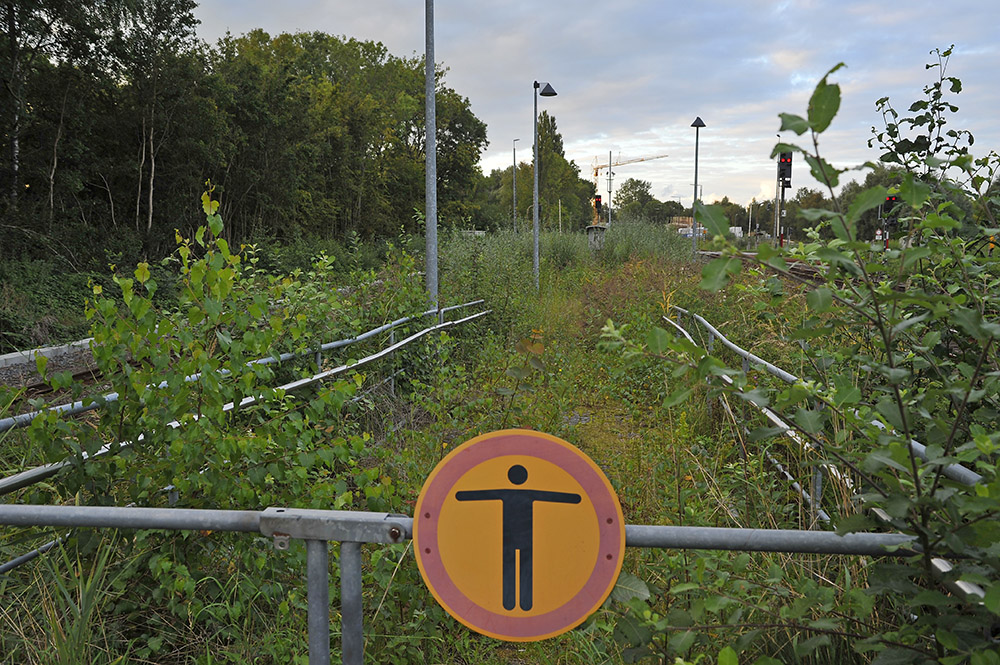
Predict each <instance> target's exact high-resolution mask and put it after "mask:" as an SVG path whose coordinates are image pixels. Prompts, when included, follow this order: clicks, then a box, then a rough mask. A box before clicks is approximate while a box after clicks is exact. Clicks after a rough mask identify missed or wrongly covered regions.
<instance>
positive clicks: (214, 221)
mask: <svg viewBox="0 0 1000 665" xmlns="http://www.w3.org/2000/svg"><path fill="white" fill-rule="evenodd" d="M208 228H209V229H211V231H212V235H214V236H218V235H219V234H220V233H222V217H220V216H219V215H212V216H211V217H209V218H208Z"/></svg>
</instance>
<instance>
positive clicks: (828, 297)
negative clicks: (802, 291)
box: [806, 286, 833, 312]
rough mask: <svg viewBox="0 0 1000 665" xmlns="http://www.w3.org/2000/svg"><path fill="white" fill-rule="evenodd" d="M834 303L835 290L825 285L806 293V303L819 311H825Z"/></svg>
mask: <svg viewBox="0 0 1000 665" xmlns="http://www.w3.org/2000/svg"><path fill="white" fill-rule="evenodd" d="M832 303H833V291H831V290H830V289H828V288H826V287H825V286H824V287H820V288H818V289H814V290H812V291H810V292H809V293H807V294H806V304H807V305H809V308H810V309H812V310H815V311H817V312H825V311H827V310H829V309H830V305H831V304H832Z"/></svg>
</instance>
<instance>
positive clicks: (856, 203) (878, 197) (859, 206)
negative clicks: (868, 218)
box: [838, 186, 885, 240]
mask: <svg viewBox="0 0 1000 665" xmlns="http://www.w3.org/2000/svg"><path fill="white" fill-rule="evenodd" d="M883 203H885V187H881V186H876V187H870V188H868V189H866V190H864V191H863V192H861V193H860V194H858V195H857V196H856V197H855V198H854V200H853V201H852V202H851V206H850V207H849V208H848V209H847V219H848V223H849V224H850V225H851V227H852V228H853V227H854V224H855V223H856V222H857V221H858V220H859V219H861V215H863V214H864V213H866V212H867V211H869V210H872V209H874V208H877V207H879V206H880V205H882V204H883ZM838 237H839V236H838ZM844 239H845V240H846V238H844Z"/></svg>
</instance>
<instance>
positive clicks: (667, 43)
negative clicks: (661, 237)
mask: <svg viewBox="0 0 1000 665" xmlns="http://www.w3.org/2000/svg"><path fill="white" fill-rule="evenodd" d="M196 15H197V16H198V17H199V18H201V19H202V21H203V24H202V26H201V28H200V29H199V34H200V35H201V36H202V37H203V38H205V39H207V40H210V41H214V39H215V38H216V37H217V36H219V35H221V34H222V32H223V31H224V30H225V29H226V28H227V27H228V28H229V29H231V30H232V31H233V32H235V33H241V32H245V31H247V30H249V29H252V28H254V27H262V28H264V29H265V30H267V31H268V32H270V33H272V34H276V33H279V32H282V31H294V30H320V31H324V32H328V33H331V34H336V35H348V36H351V37H356V38H358V39H370V40H375V41H380V42H382V43H383V44H385V45H386V47H387V48H388V49H389V50H390V51H391V52H392V53H394V54H396V55H400V56H410V55H413V54H418V55H422V54H423V50H424V5H423V3H420V2H414V1H413V0H407V1H404V0H374V1H372V2H369V3H364V4H359V3H357V2H354V1H351V2H349V1H348V0H326V1H320V0H284V1H283V2H280V3H278V2H273V0H272V1H270V2H263V1H261V0H248V1H240V2H236V1H234V0H206V1H205V2H202V4H201V5H200V6H199V8H198V9H197V10H196ZM997 24H1000V5H998V4H997V3H985V2H980V1H976V0H952V2H950V3H941V2H938V1H937V0H934V1H932V0H914V1H912V2H910V3H908V4H907V5H906V6H905V7H900V8H894V7H889V6H886V5H882V4H877V3H874V2H870V1H868V0H844V1H842V2H837V3H832V2H827V1H820V0H788V1H787V2H782V3H778V4H775V3H773V2H770V1H769V0H710V1H707V2H700V3H693V2H692V3H687V4H679V3H663V2H649V1H642V0H620V1H619V2H616V3H614V4H610V5H609V4H608V3H606V2H597V1H596V0H582V1H572V2H571V1H570V0H547V2H544V3H539V2H529V1H528V0H511V1H509V2H503V3H481V2H468V1H467V0H436V2H435V38H436V45H435V59H436V60H437V61H438V62H439V63H443V64H444V65H445V66H446V67H448V68H449V71H448V74H447V77H446V83H447V84H448V85H449V86H450V87H452V88H454V89H455V90H457V91H458V92H459V93H460V94H462V95H463V96H466V97H468V98H469V100H470V102H471V104H472V109H473V111H474V112H475V113H476V115H477V116H478V117H480V118H481V119H482V120H483V121H484V122H486V124H487V127H488V132H489V140H490V146H489V147H488V149H487V150H486V152H485V153H484V155H483V160H482V166H483V169H484V171H486V172H487V173H488V172H489V171H490V170H491V169H493V168H507V166H508V165H509V164H510V162H511V157H512V156H511V141H512V139H514V138H520V139H521V142H520V143H519V147H520V150H519V154H518V156H519V157H520V156H521V154H522V151H523V154H524V155H525V156H529V159H530V144H531V135H532V117H531V111H532V97H533V90H532V87H531V86H532V81H534V80H540V81H549V82H551V84H552V85H553V86H554V87H555V89H556V90H557V91H558V92H559V95H558V96H557V97H554V98H550V99H545V100H541V99H540V100H539V109H545V110H547V111H548V112H549V113H551V114H552V115H554V116H555V118H556V120H557V122H558V125H559V129H560V131H561V132H562V135H563V138H564V142H565V146H566V152H567V156H568V157H569V158H570V159H573V160H574V161H576V163H577V164H578V165H579V166H581V167H582V168H583V174H582V175H583V177H590V176H589V168H590V165H591V163H592V162H593V160H594V159H595V158H598V159H606V158H607V153H608V151H611V152H612V154H614V155H618V154H621V155H622V156H626V155H627V156H646V155H656V154H663V153H665V154H669V155H670V157H668V158H665V159H660V160H655V161H652V162H649V163H641V164H635V165H630V166H629V167H623V168H621V169H619V174H618V175H616V177H615V182H616V183H620V182H621V181H622V180H623V179H624V178H627V177H639V178H641V179H645V180H649V181H650V182H651V183H652V185H653V187H652V191H653V192H654V194H657V196H661V195H662V196H668V194H667V193H668V192H669V195H680V196H682V197H683V199H684V202H685V204H690V200H691V194H692V189H693V188H692V187H691V185H690V183H691V182H693V166H694V164H693V162H694V155H693V153H694V150H693V136H692V135H693V131H692V130H691V128H690V124H691V121H692V120H693V119H694V117H695V116H701V117H702V118H704V120H705V122H706V123H707V125H708V126H707V127H706V128H705V129H704V130H702V131H701V146H700V149H701V150H700V158H699V173H700V175H699V181H703V182H704V183H705V194H706V196H705V198H706V199H708V198H709V196H708V194H709V192H710V191H711V192H712V193H713V194H715V193H717V194H718V195H719V197H721V196H723V195H728V196H729V198H730V199H731V200H734V201H739V202H743V203H745V202H747V201H749V200H750V199H751V198H752V197H754V196H757V197H758V198H760V197H761V195H762V194H763V193H766V192H765V191H764V190H766V188H767V186H766V185H762V183H767V182H769V181H770V182H771V183H772V185H771V188H772V190H773V177H774V176H773V174H774V168H775V166H774V162H773V161H772V160H771V159H770V152H771V148H772V146H773V145H774V142H775V141H776V140H777V139H776V137H775V133H776V132H777V130H778V127H779V126H780V125H779V120H778V113H781V112H791V113H796V114H799V115H805V114H806V108H807V105H808V102H809V96H810V94H811V93H812V89H813V87H814V86H815V84H816V82H817V81H818V80H819V79H820V77H822V76H823V75H824V74H826V72H828V71H829V70H830V68H831V67H833V66H834V65H836V64H837V63H838V62H844V63H846V64H847V68H846V69H842V70H840V71H838V72H837V73H836V74H834V75H833V77H831V80H832V81H835V82H837V83H839V84H840V85H841V88H842V92H843V101H842V106H841V110H840V113H839V114H838V116H837V118H836V119H835V120H834V123H833V125H832V126H831V128H830V130H829V131H828V132H827V133H826V134H824V136H823V137H822V140H821V148H822V150H823V151H824V154H825V155H827V156H828V159H831V160H832V161H835V163H839V164H843V165H854V164H857V163H861V162H863V161H865V160H866V159H873V158H875V157H876V156H877V154H876V153H873V151H870V150H869V149H868V148H867V145H866V141H867V139H868V137H869V136H870V131H871V127H872V126H873V125H875V126H879V124H880V122H881V119H880V117H879V115H878V114H877V113H876V110H875V103H874V102H875V100H876V99H878V98H879V97H882V96H886V95H888V96H890V98H891V99H892V100H893V103H894V104H897V108H901V109H905V108H906V107H908V106H909V103H910V102H911V101H913V100H914V99H917V98H918V97H920V96H921V94H922V92H921V91H922V88H923V86H924V85H926V84H928V83H929V82H930V81H931V80H932V79H931V78H930V77H931V75H932V74H933V70H932V71H931V72H928V71H927V70H925V69H924V66H923V65H924V63H925V62H928V58H930V57H931V56H929V52H930V51H931V49H934V48H938V47H940V48H947V47H948V46H949V45H950V44H953V43H954V44H956V45H957V46H956V48H955V55H954V56H953V57H952V62H951V64H950V68H949V74H951V73H954V74H955V75H957V76H959V77H960V78H962V80H963V82H964V84H965V89H964V90H963V92H962V94H961V95H960V96H959V97H958V99H957V103H958V105H959V106H960V107H961V109H962V111H961V113H960V118H959V119H958V120H957V121H956V124H955V126H962V127H968V128H970V129H972V131H973V132H974V133H975V134H976V138H977V143H976V147H977V148H978V147H979V146H981V145H982V146H983V147H984V148H987V149H988V148H997V147H1000V128H998V127H997V126H996V123H995V121H994V117H995V109H996V108H997V107H998V104H1000V89H998V86H996V84H995V81H996V70H997V68H998V65H1000V62H998V57H997V52H998V47H997V46H995V45H994V42H995V37H994V35H993V32H994V31H995V26H996V25H997ZM949 126H951V125H949ZM784 138H789V139H791V138H794V137H791V136H788V137H784ZM977 154H980V151H978V150H977ZM794 179H795V182H796V187H797V186H800V185H801V186H808V185H812V186H815V184H814V183H812V181H811V179H810V178H809V177H808V176H807V175H806V170H805V169H804V168H803V167H802V166H801V164H800V163H797V164H796V167H795V173H794ZM604 186H606V183H605V184H604V185H602V188H603V187H604ZM771 195H772V196H773V191H771Z"/></svg>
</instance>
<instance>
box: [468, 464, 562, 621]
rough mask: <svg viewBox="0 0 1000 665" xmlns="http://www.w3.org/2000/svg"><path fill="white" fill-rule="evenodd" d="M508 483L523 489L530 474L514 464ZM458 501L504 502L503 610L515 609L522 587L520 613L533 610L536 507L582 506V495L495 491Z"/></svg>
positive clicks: (473, 493)
mask: <svg viewBox="0 0 1000 665" xmlns="http://www.w3.org/2000/svg"><path fill="white" fill-rule="evenodd" d="M507 479H508V480H510V482H511V483H512V484H514V485H523V484H524V482H525V481H526V480H527V479H528V470H527V469H525V468H524V467H523V466H521V465H520V464H515V465H514V466H512V467H510V468H509V469H508V470H507ZM455 498H456V499H457V500H458V501H502V502H503V607H504V609H506V610H512V609H514V606H515V604H516V603H515V598H516V595H515V594H516V592H517V591H518V589H517V587H518V586H520V596H521V602H520V606H521V609H522V610H525V611H527V610H530V609H531V606H532V577H531V567H532V544H533V539H534V526H533V521H534V504H535V502H536V501H544V502H547V503H580V495H579V494H570V493H568V492H547V491H544V490H525V489H493V490H469V491H462V492H455ZM518 555H520V563H521V575H520V585H518V583H517V580H515V577H517V575H516V571H517V567H516V566H517V561H518Z"/></svg>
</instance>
